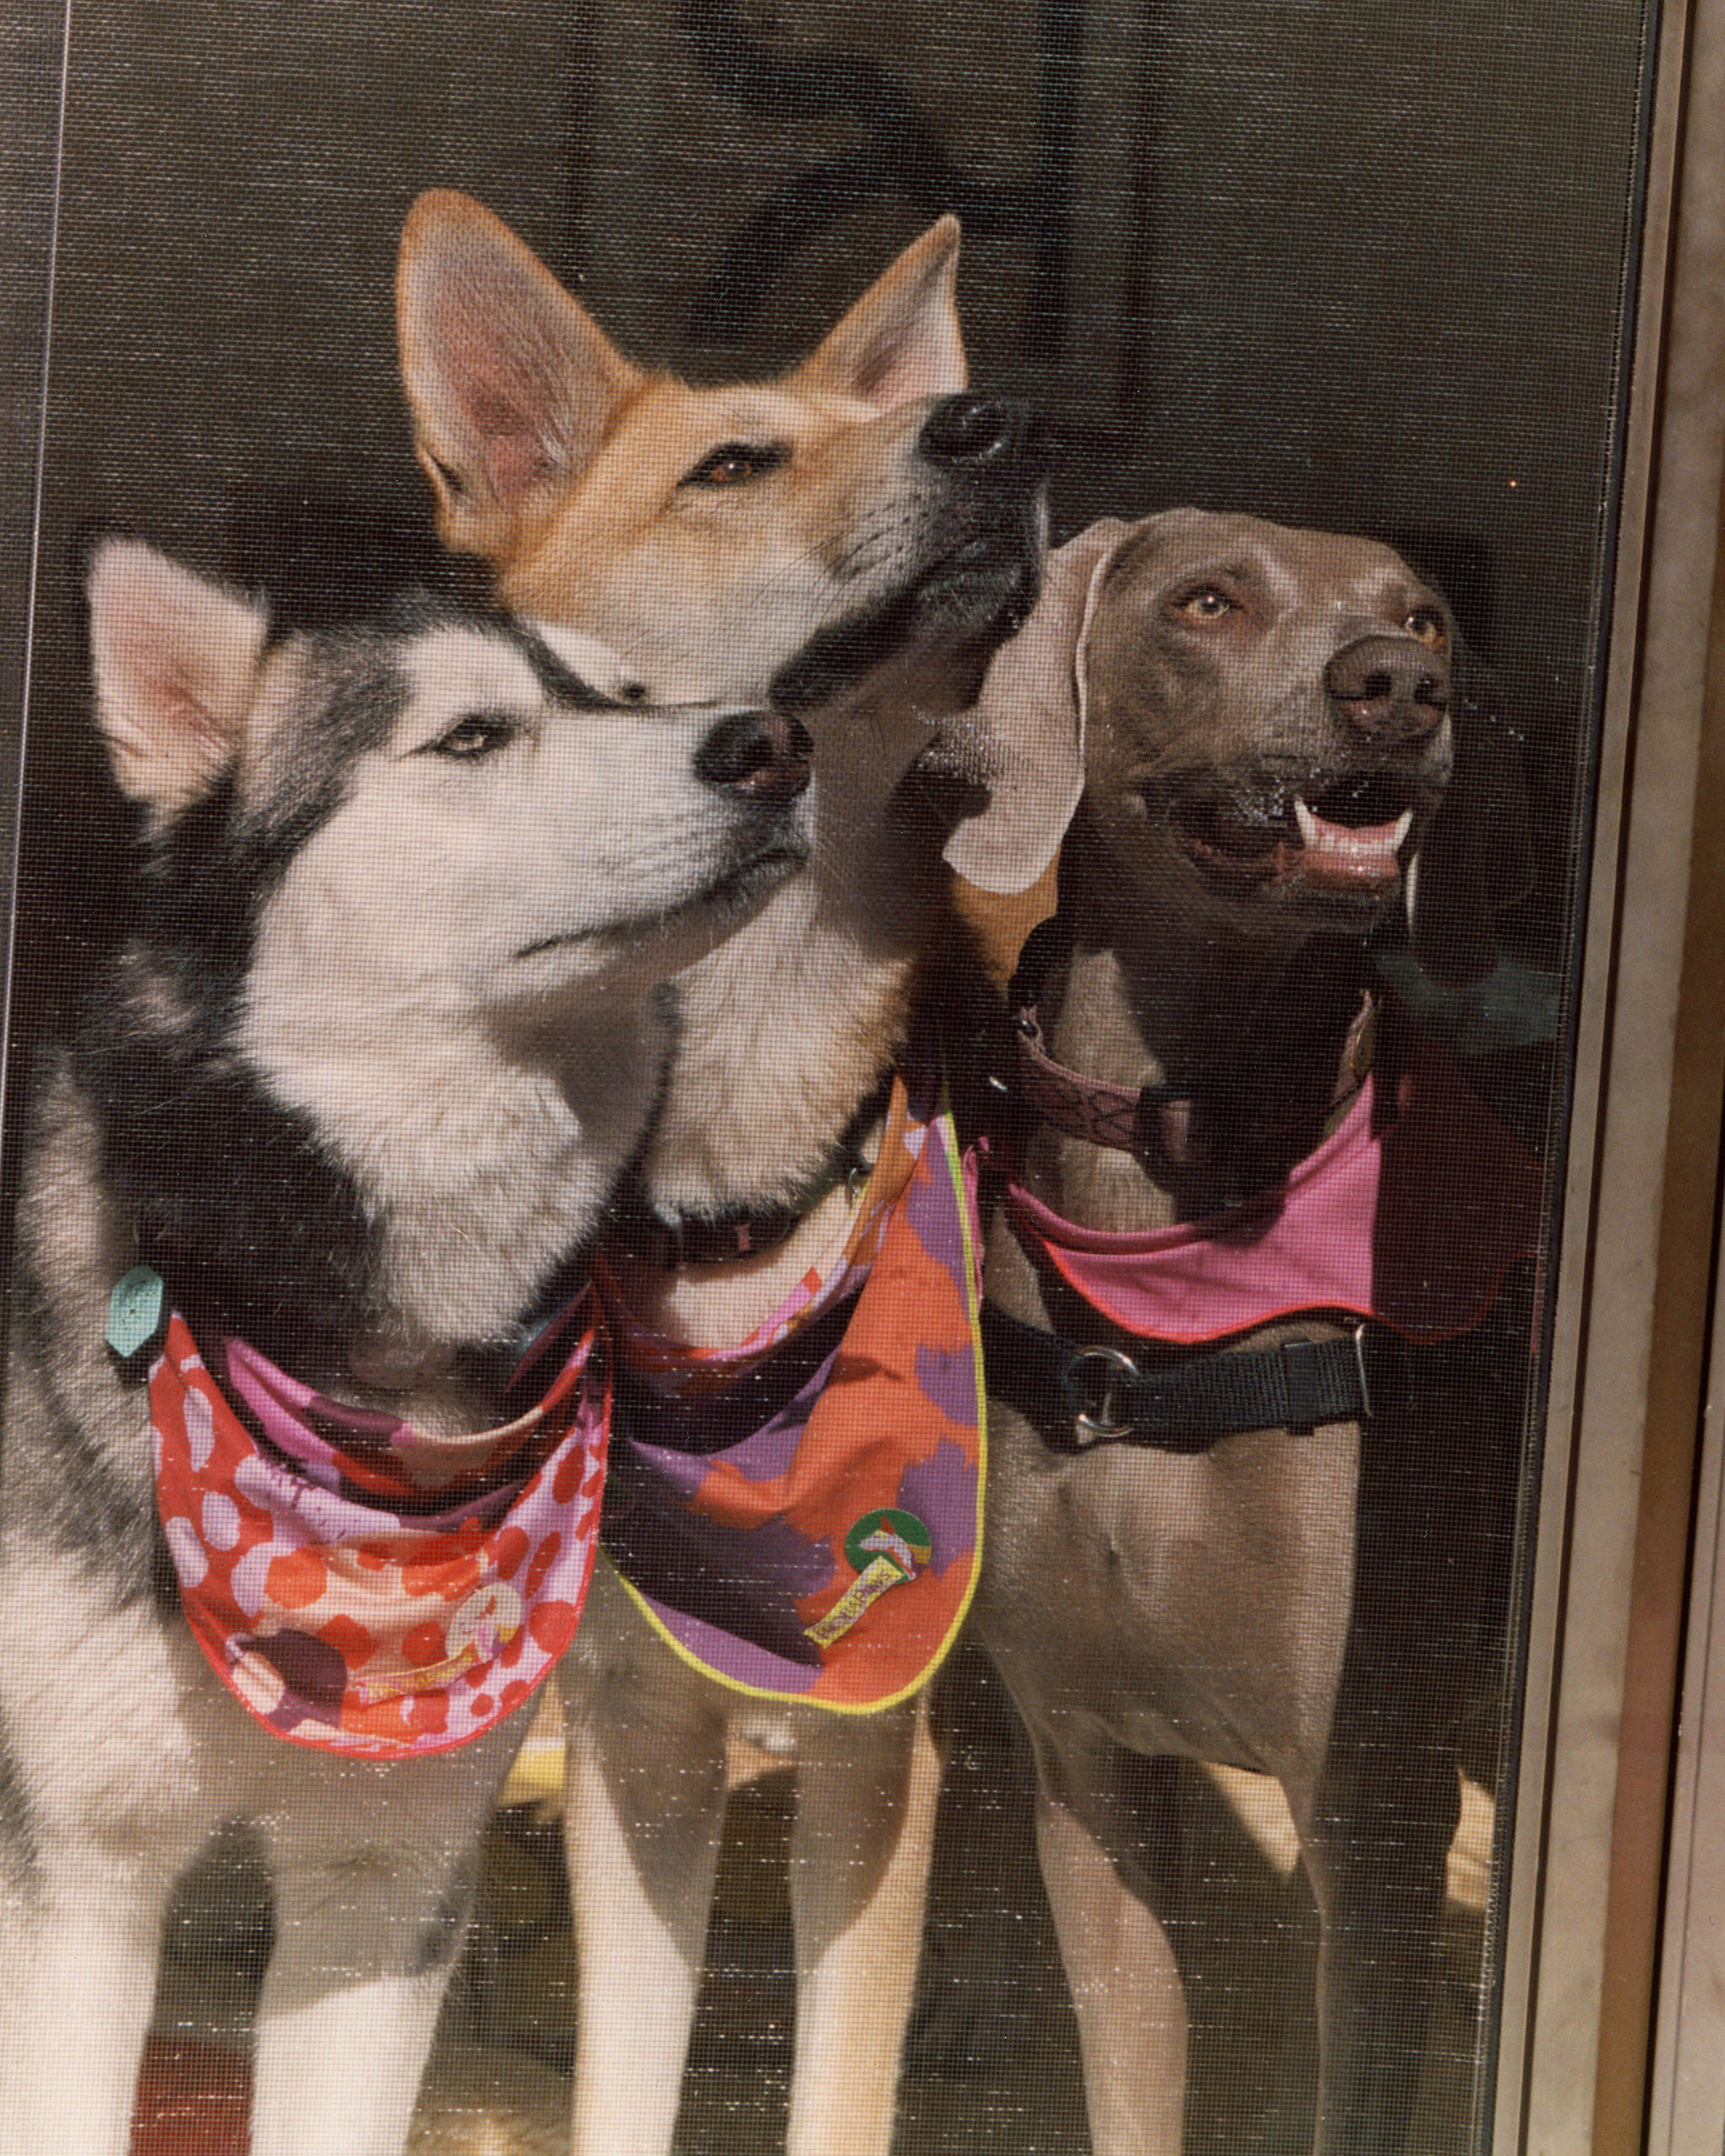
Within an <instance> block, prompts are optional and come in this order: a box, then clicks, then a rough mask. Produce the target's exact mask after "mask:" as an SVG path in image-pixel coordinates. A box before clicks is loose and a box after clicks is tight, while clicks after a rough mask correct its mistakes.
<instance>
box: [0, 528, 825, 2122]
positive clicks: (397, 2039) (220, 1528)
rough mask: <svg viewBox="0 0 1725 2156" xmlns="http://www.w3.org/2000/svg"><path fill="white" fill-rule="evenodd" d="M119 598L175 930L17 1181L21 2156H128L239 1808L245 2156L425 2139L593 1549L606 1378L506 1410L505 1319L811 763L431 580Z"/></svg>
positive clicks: (93, 1001) (9, 2113) (10, 1974)
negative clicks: (165, 1925) (398, 586)
mask: <svg viewBox="0 0 1725 2156" xmlns="http://www.w3.org/2000/svg"><path fill="white" fill-rule="evenodd" d="M87 589H88V606H89V618H90V630H91V646H92V657H93V677H94V687H95V706H96V714H97V720H98V724H99V729H100V732H101V734H102V736H103V739H104V741H105V744H106V747H107V751H108V754H109V759H110V760H111V762H112V766H113V769H114V771H115V776H117V778H118V781H119V783H120V787H121V788H122V790H123V791H124V792H125V793H126V794H127V795H128V796H130V797H131V800H132V802H133V803H135V804H136V811H137V814H138V819H139V825H140V837H139V841H138V853H137V857H136V862H135V864H134V875H135V881H134V883H133V886H132V889H133V891H134V893H135V897H136V917H135V919H134V920H133V921H131V924H130V925H129V926H128V928H127V930H126V932H125V934H124V935H123V937H121V938H120V941H119V943H118V945H117V947H116V948H115V951H114V952H113V953H112V955H111V957H110V958H108V959H107V960H105V961H104V962H103V963H102V965H101V968H100V978H99V979H95V980H94V981H93V982H92V983H90V984H89V986H88V995H86V996H85V998H84V999H83V1003H82V1006H81V1009H80V1011H79V1012H78V1014H77V1016H75V1017H73V1018H72V1020H70V1021H69V1022H67V1025H66V1026H65V1027H63V1028H62V1029H61V1032H62V1037H61V1038H59V1039H57V1040H56V1042H55V1043H53V1044H52V1045H51V1048H50V1049H48V1051H47V1052H46V1053H45V1059H44V1067H43V1069H42V1070H41V1071H40V1076H39V1081H38V1085H37V1090H36V1097H35V1105H34V1108H33V1112H32V1117H31V1122H30V1127H29V1138H28V1150H27V1154H26V1157H25V1159H24V1166H23V1171H22V1190H21V1198H20V1207H19V1262H18V1273H17V1284H16V1291H15V1302H14V1315H13V1334H12V1342H11V1350H10V1359H9V1365H8V1397H7V1402H6V1423H5V1453H4V1484H3V1512H0V1622H3V1624H4V1625H5V1626H6V1628H7V1630H6V1636H7V1639H8V1652H7V1654H6V1656H5V1657H4V1664H3V1668H0V1857H3V1873H0V1897H3V1898H0V2023H3V2026H0V2149H3V2150H5V2151H6V2152H7V2153H8V2156H26V2152H28V2156H125V2151H126V2148H127V2146H128V2143H129V2138H130V2128H131V2110H132V2100H133V2099H132V2091H133V2084H134V2080H135V2077H136V2070H137V2065H138V2060H139V2056H140V2049H141V2047H142V2042H143V2039H144V2036H145V2031H146V2028H147V2023H148V2020H149V2017H150V2012H151V2001H152V1990H153V1985H154V1974H155V1965H156V1956H157V1950H158V1931H159V1927H160V1923H161V1918H162V1913H163V1904H164V1902H165V1900H166V1897H167V1896H168V1892H169V1889H170V1888H171V1887H172V1886H173V1883H174V1879H175V1877H176V1876H177V1875H178V1874H179V1872H180V1871H181V1870H183V1869H184V1866H185V1865H186V1864H187V1862H188V1861H189V1860H190V1858H191V1857H192V1856H193V1854H195V1851H196V1850H197V1849H198V1848H199V1847H200V1844H202V1842H203V1841H204V1840H205V1838H206V1837H207V1836H208V1835H209V1834H210V1833H211V1831H212V1829H213V1828H216V1826H217V1825H218V1824H219V1823H220V1822H224V1821H232V1820H243V1821H248V1822H252V1823H254V1825H255V1827H256V1828H257V1830H258V1832H259V1834H260V1835H261V1837H262V1838H263V1840H264V1844H266V1847H267V1849H268V1853H269V1855H270V1860H271V1864H272V1870H273V1874H274V1879H275V1931H276V1940H277V1944H276V1947H275V1953H274V1956H273V1959H272V1961H271V1965H270V1970H269V1972H268V1976H267V1978H266V1980H265V1983H264V1992H263V1997H262V2000H261V2004H260V2008H259V2033H258V2042H257V2060H256V2072H255V2080H254V2123H253V2127H252V2141H251V2146H252V2149H253V2151H254V2156H312V2152H316V2156H393V2152H395V2151H398V2149H399V2148H401V2146H402V2143H403V2137H404V2136H405V2133H406V2131H407V2126H408V2121H409V2115H410V2112H411V2110H412V2106H413V2102H414V2090H415V2087H416V2084H417V2083H418V2079H419V2072H420V2068H421V2066H422V2064H423V2062H424V2058H425V2052H426V2049H427V2047H428V2045H429V2042H430V2036H431V2031H432V2025H433V2023H434V2021H435V2017H436V2013H437V2009H438V2002H439V1999H440V1998H441V1994H442V1992H443V1989H444V1986H445V1982H446V1977H447V1974H448V1971H449V1967H450V1965H451V1957H452V1956H453V1953H454V1951H455V1948H456V1946H457V1943H458V1941H459V1939H460V1936H461V1933H462V1921H463V1915H464V1912H465V1909H466V1907H467V1898H468V1892H469V1888H470V1885H471V1863H472V1851H473V1847H474V1844H475V1839H476V1837H477V1835H478V1830H479V1828H480V1825H481V1822H482V1821H483V1817H484V1816H485V1813H486V1810H487V1807H488V1806H489V1803H490V1801H491V1800H492V1797H493V1796H494V1792H495V1790H496V1788H497V1785H498V1783H499V1779H500V1777H501V1775H502V1774H503V1772H504V1770H505V1768H506V1766H507V1764H508V1763H509V1760H510V1755H511V1753H512V1752H513V1750H514V1748H515V1745H516V1743H517V1742H518V1741H519V1737H520V1733H521V1716H520V1715H519V1713H516V1712H515V1711H514V1710H515V1708H516V1707H517V1706H519V1705H520V1703H521V1699H522V1698H523V1697H525V1696H526V1694H527V1693H528V1692H529V1691H530V1690H531V1683H532V1681H533V1680H534V1679H535V1678H537V1675H539V1674H541V1673H542V1670H543V1668H545V1667H548V1664H549V1662H550V1660H551V1659H552V1657H553V1656H554V1654H555V1652H558V1650H559V1649H560V1647H561V1646H563V1644H565V1643H566V1641H567V1638H568V1636H569V1632H570V1631H571V1630H573V1627H574V1620H575V1616H576V1614H577V1613H578V1611H579V1604H580V1600H581V1596H582V1593H584V1591H585V1570H586V1564H587V1562H588V1561H590V1535H591V1529H590V1515H591V1514H593V1513H596V1506H597V1497H596V1483H597V1481H598V1478H599V1476H600V1474H601V1471H602V1468H603V1438H602V1415H601V1413H600V1412H599V1410H598V1408H597V1406H595V1402H596V1401H597V1400H598V1399H599V1397H600V1396H601V1395H602V1390H603V1388H602V1386H601V1385H599V1384H598V1383H597V1380H596V1377H595V1374H594V1372H593V1371H592V1370H591V1369H590V1368H584V1367H583V1360H582V1356H583V1349H582V1343H581V1341H580V1340H577V1341H576V1342H575V1344H574V1346H573V1347H572V1348H569V1349H568V1350H567V1351H565V1350H564V1348H563V1347H562V1346H561V1345H557V1346H556V1348H555V1352H554V1353H550V1352H549V1351H543V1352H542V1353H541V1355H540V1360H539V1363H538V1364H537V1365H536V1366H535V1367H536V1369H537V1372H538V1374H537V1376H533V1377H532V1378H531V1383H530V1382H528V1381H527V1379H526V1378H522V1379H521V1380H520V1381H519V1382H517V1383H516V1385H515V1390H510V1389H509V1387H508V1386H507V1385H505V1383H504V1381H503V1378H502V1372H503V1371H504V1370H505V1368H506V1367H507V1366H508V1364H510V1362H511V1361H512V1360H513V1359H514V1358H515V1354H516V1353H519V1350H520V1347H521V1336H520V1335H519V1334H518V1333H517V1332H516V1331H515V1327H516V1325H517V1321H518V1319H519V1317H520V1315H521V1313H522V1312H523V1311H524V1310H526V1309H527V1308H528V1307H529V1306H531V1305H532V1304H533V1302H534V1299H535V1297H536V1295H537V1294H539V1292H540V1291H541V1289H542V1285H543V1283H545V1282H546V1280H547V1276H548V1275H550V1274H551V1273H553V1269H554V1268H555V1267H558V1265H559V1264H560V1262H562V1261H563V1260H564V1259H565V1257H567V1256H568V1255H569V1252H570V1251H571V1250H572V1248H573V1247H574V1246H578V1245H579V1244H580V1243H581V1241H583V1239H584V1238H585V1237H586V1236H587V1235H589V1233H590V1230H591V1229H592V1226H593V1225H594V1222H595V1219H596V1217H597V1215H598V1213H599V1210H600V1208H601V1205H602V1203H603V1202H604V1200H605V1198H606V1193H607V1192H608V1190H609V1189H610V1187H611V1182H612V1180H613V1178H614V1177H615V1176H616V1174H617V1171H618V1170H619V1169H620V1168H621V1166H622V1164H623V1162H624V1161H625V1160H626V1159H627V1157H628V1155H629V1153H630V1151H631V1150H632V1149H633V1146H634V1145H635V1144H636V1142H637V1139H638V1134H639V1130H640V1127H641V1123H642V1121H643V1119H644V1116H645V1115H646V1113H648V1110H649V1107H650V1105H651V1102H652V1100H653V1097H654V1091H655V1089H656V1086H657V1084H658V1081H659V1073H660V1065H661V1062H662V1059H663V1057H664V1054H665V1048H666V1044H667V1038H668V1036H667V1031H666V1019H665V1016H664V1014H663V1012H662V1011H661V1009H660V1001H659V1000H658V997H657V990H658V987H659V985H660V983H661V982H663V980H664V979H665V978H666V976H667V975H669V974H671V973H673V972H674V971H676V969H679V968H681V967H682V966H685V965H686V964H687V963H690V961H691V960H692V959H693V958H696V957H697V956H698V955H699V954H700V953H701V952H702V950H703V949H704V948H705V947H707V946H708V945H709V944H710V943H712V942H713V940H714V939H715V937H718V936H719V935H721V934H723V933H724V932H726V931H729V930H730V929H733V928H734V927H735V926H737V925H738V923H739V922H740V921H741V920H742V919H743V918H744V917H745V915H746V913H747V911H748V910H749V908H750V906H751V905H756V904H758V903H759V902H760V901H761V899H762V897H763V896H764V894H766V892H767V891H768V890H769V889H771V888H772V885H774V884H775V883H777V882H778V881H779V880H781V879H782V878H783V876H784V875H785V874H786V873H788V871H790V870H792V869H793V868H795V867H798V865H800V863H801V862H802V861H803V859H804V856H805V854H806V851H807V848H808V845H809V835H808V828H807V825H808V806H807V796H806V788H807V783H808V766H807V763H806V760H805V758H804V755H803V744H802V742H801V739H800V737H799V736H798V734H797V733H796V732H795V731H794V729H793V728H791V727H789V726H788V723H786V722H785V721H783V720H782V719H777V718H766V717H763V716H762V715H761V714H760V713H757V712H734V711H733V712H725V711H715V710H713V709H710V708H709V709H704V710H702V711H699V712H690V711H686V710H669V709H666V710H657V711H644V710H642V709H640V708H638V707H633V706H629V705H627V704H626V703H625V702H622V701H620V700H619V696H618V695H617V694H614V693H611V692H612V691H623V690H624V689H625V687H626V686H627V685H626V683H625V680H624V675H623V670H622V669H620V668H619V667H618V666H617V663H616V661H615V659H613V658H611V656H609V655H608V654H606V653H605V652H603V651H602V650H601V648H599V647H598V646H596V645H595V644H594V643H592V642H591V641H590V640H589V639H585V638H579V637H571V636H567V635H564V634H562V633H560V632H557V631H555V630H551V631H547V632H545V633H544V634H543V635H539V634H537V633H534V632H530V631H529V630H527V629H526V628H524V627H520V626H518V625H515V624H514V623H511V622H509V621H507V620H505V618H503V617H502V616H493V615H490V614H486V613H479V612H476V611H473V610H471V609H467V608H463V607H462V606H459V605H457V603H456V602H455V601H454V600H452V599H450V598H447V597H442V596H438V595H434V594H432V593H430V592H428V591H414V592H412V593H405V594H403V595H398V598H397V599H396V600H394V601H393V602H390V603H387V604H384V603H382V602H380V603H379V605H378V606H377V607H376V608H375V609H373V610H371V612H370V613H369V614H368V617H367V618H366V620H364V621H360V622H351V621H350V622H339V623H338V622H325V623H321V624H314V623H312V622H301V623H298V624H296V623H294V622H284V621H282V620H280V619H277V620H275V621H274V622H272V619H271V616H270V611H269V610H268V608H267V607H266V606H264V604H263V603H261V602H259V601H256V600H253V599H251V598H249V597H245V596H242V595H238V594H236V593H234V592H232V591H231V590H227V589H225V588H223V587H221V586H219V585H216V584H211V583H210V582H207V581H206V580H205V579H202V578H201V577H200V576H198V575H195V574H193V573H191V572H190V571H189V570H187V569H185V568H182V567H180V566H179V565H177V564H176V563H173V562H171V561H169V560H168V559H167V558H165V557H163V556H162V555H160V554H158V553H157V552H154V551H153V550H152V549H150V548H148V547H146V546H144V545H142V544H141V543H139V542H136V541H131V540H123V539H118V538H109V539H107V540H105V541H104V542H101V543H100V544H99V546H98V547H97V548H96V549H95V550H94V552H93V554H92V556H91V558H90V563H89V567H88V577H87ZM595 684H596V685H597V686H595ZM140 1259H142V1260H143V1261H145V1262H144V1263H143V1264H142V1266H141V1265H140V1264H139V1261H140ZM164 1283H165V1285H164ZM117 1285H118V1286H119V1288H120V1293H119V1294H116V1293H115V1291H116V1286H117ZM577 1307H578V1310H579V1305H578V1306H577ZM577 1330H578V1331H579V1325H578V1326H577ZM104 1331H105V1332H106V1335H107V1338H106V1341H105V1342H104ZM553 1331H555V1328H553ZM582 1337H583V1338H584V1339H585V1337H589V1336H586V1335H584V1336H582ZM547 1353H548V1360H547ZM283 1366H286V1367H285V1368H284V1367H283ZM289 1370H291V1372H292V1376H291V1377H289V1376H288V1375H287V1374H286V1373H287V1371H289ZM146 1371H147V1389H146ZM547 1371H549V1372H550V1382H549V1383H548V1384H547ZM529 1375H530V1376H531V1373H530V1374H529ZM590 1377H594V1378H595V1381H594V1382H593V1383H592V1384H591V1385H590V1384H589V1382H588V1380H589V1378H590ZM224 1383H225V1385H226V1389H227V1390H226V1396H224V1395H223V1394H222V1392H221V1391H220V1390H218V1386H220V1385H223V1384H224ZM234 1401H238V1403H239V1404H238V1406H235V1405H233V1404H232V1402H234ZM559 1401H561V1403H562V1404H561V1405H559ZM152 1432H153V1449H154V1451H155V1454H156V1455H157V1460H156V1465H157V1475H156V1476H155V1477H152ZM475 1432H477V1433H478V1435H473V1434H467V1435H463V1434H462V1433H475ZM230 1456H231V1459H232V1463H233V1467H232V1475H231V1476H229V1477H228V1478H227V1479H226V1480H223V1479H222V1477H221V1476H220V1475H219V1474H218V1473H217V1470H222V1468H223V1466H224V1463H225V1462H227V1461H228V1460H229V1459H230ZM158 1491H159V1496H158ZM380 1492H382V1493H384V1494H383V1495H382V1498H381V1500H380V1497H379V1493H380ZM158 1504H159V1508H160V1510H159V1517H160V1518H161V1520H162V1522H163V1524H159V1525H158ZM534 1508H537V1511H535V1510H534ZM355 1513H357V1514H358V1515H359V1517H360V1518H361V1519H362V1520H364V1521H368V1522H370V1523H371V1526H372V1530H373V1531H371V1533H369V1534H366V1533H362V1534H360V1536H359V1538H358V1539H357V1540H355V1538H354V1536H353V1534H352V1532H351V1528H350V1524H348V1523H350V1516H351V1515H353V1514H355ZM505 1513H506V1517H507V1522H508V1523H509V1524H506V1525H501V1526H500V1525H499V1518H500V1517H502V1516H503V1515H504V1514H505ZM529 1513H531V1515H532V1516H531V1518H530V1519H528V1521H527V1525H526V1526H521V1525H519V1524H516V1523H518V1522H519V1521H520V1520H521V1519H523V1518H526V1517H527V1515H528V1514H529ZM331 1519H334V1520H335V1521H336V1523H337V1526H338V1529H339V1533H338V1534H335V1535H334V1536H330V1535H326V1534H323V1523H325V1522H327V1521H328V1520H331ZM343 1535H344V1536H345V1538H346V1539H345V1540H343V1539H342V1537H343ZM510 1536H517V1537H518V1538H520V1539H519V1540H518V1541H517V1543H516V1545H515V1546H514V1547H510V1546H509V1539H510ZM536 1538H537V1546H533V1547H532V1555H531V1559H530V1560H529V1559H528V1557H527V1550H528V1548H529V1547H530V1546H531V1545H533V1543H534V1540H535V1539H536ZM584 1545H585V1550H584ZM242 1575H244V1577H242ZM217 1584H219V1585H220V1587H221V1591H222V1595H224V1596H226V1597H227V1602H225V1603H224V1602H223V1601H222V1600H221V1599H220V1598H218V1597H217V1595H216V1593H215V1588H216V1585H217ZM385 1586H393V1587H398V1588H399V1590H400V1594H401V1596H402V1597H403V1598H404V1600H405V1606H406V1608H407V1610H408V1614H409V1618H410V1619H411V1620H413V1621H412V1622H410V1623H409V1624H408V1625H407V1627H406V1629H405V1630H401V1628H400V1626H399V1625H398V1626H397V1630H396V1632H394V1633H386V1630H385V1629H384V1627H385V1625H386V1620H388V1619H389V1618H390V1615H391V1611H392V1610H394V1614H395V1615H396V1616H397V1617H398V1616H399V1610H398V1609H395V1605H393V1604H391V1605H389V1607H388V1608H384V1607H383V1606H382V1604H380V1601H379V1597H380V1595H381V1594H382V1589H383V1588H384V1587H385ZM235 1608H239V1609H244V1610H246V1611H248V1612H252V1613H255V1614H253V1615H251V1616H250V1617H249V1618H248V1620H247V1621H246V1622H244V1623H241V1624H238V1625H235V1626H234V1627H233V1628H232V1629H231V1630H227V1631H224V1629H223V1617H222V1613H223V1611H224V1609H226V1610H227V1611H228V1613H229V1614H230V1615H231V1614H232V1609H235ZM469 1735H471V1741H470V1742H462V1744H461V1746H460V1748H458V1749H454V1750H452V1751H451V1753H450V1756H448V1757H447V1758H436V1757H434V1756H430V1755H431V1754H433V1753H435V1752H436V1751H437V1750H439V1749H440V1748H445V1747H446V1746H448V1745H450V1744H452V1743H454V1742H456V1740H457V1738H464V1737H468V1736H469Z"/></svg>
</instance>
